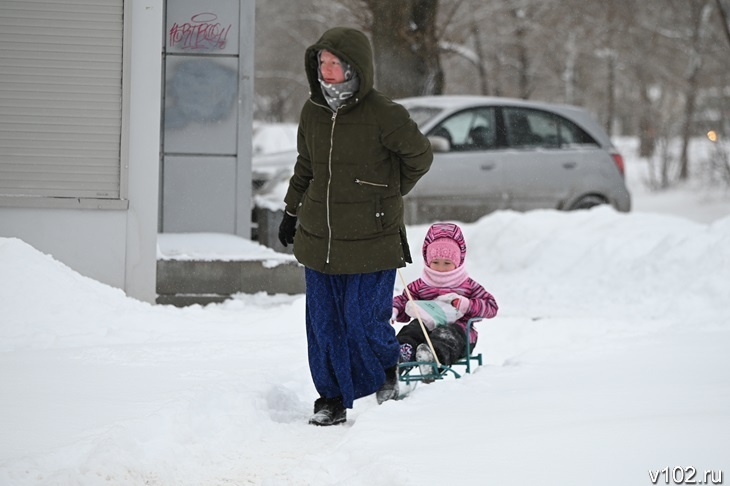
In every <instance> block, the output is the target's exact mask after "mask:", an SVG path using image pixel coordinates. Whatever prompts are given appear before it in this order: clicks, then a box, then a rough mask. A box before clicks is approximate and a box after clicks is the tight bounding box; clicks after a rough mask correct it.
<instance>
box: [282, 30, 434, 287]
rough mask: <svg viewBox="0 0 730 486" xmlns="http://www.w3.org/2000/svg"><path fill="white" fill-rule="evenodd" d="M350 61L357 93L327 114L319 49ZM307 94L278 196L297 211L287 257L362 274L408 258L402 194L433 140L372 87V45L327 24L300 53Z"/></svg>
mask: <svg viewBox="0 0 730 486" xmlns="http://www.w3.org/2000/svg"><path fill="white" fill-rule="evenodd" d="M323 49H324V50H327V51H329V52H331V53H332V54H334V55H336V56H337V57H338V58H340V59H342V60H344V61H345V62H347V63H348V64H350V65H351V66H352V68H353V69H354V70H355V71H356V72H357V74H358V77H359V79H360V87H359V90H358V91H357V92H356V93H355V95H354V96H353V97H352V98H350V99H349V100H348V101H347V102H346V103H345V104H344V105H342V106H341V107H340V108H338V109H337V111H335V112H333V110H332V109H331V108H330V107H329V106H328V105H327V102H326V101H325V98H324V95H323V94H322V89H321V87H320V84H319V80H318V76H317V73H318V69H319V61H318V56H317V54H318V53H319V51H321V50H323ZM305 68H306V73H307V79H308V80H309V85H310V91H311V95H310V99H309V100H307V102H306V103H305V104H304V107H303V108H302V112H301V117H300V121H299V130H298V140H297V150H298V152H299V155H298V157H297V162H296V165H295V166H294V175H293V176H292V178H291V180H290V181H289V189H288V191H287V193H286V196H285V198H284V201H285V203H286V210H287V211H288V212H289V213H291V214H296V216H297V217H298V222H299V227H298V229H297V232H296V235H295V237H294V255H295V256H296V258H297V260H299V262H300V263H302V264H303V265H304V266H306V267H308V268H311V269H314V270H317V271H319V272H322V273H327V274H355V273H369V272H376V271H380V270H386V269H394V268H398V267H403V266H405V264H406V262H408V263H410V262H411V256H410V251H409V248H408V242H407V240H406V233H405V226H404V223H403V195H405V194H407V193H408V192H409V191H410V190H411V189H413V186H415V184H416V182H417V181H418V180H419V179H420V178H421V177H422V176H423V175H424V174H425V173H426V172H427V171H428V169H429V168H430V166H431V162H432V160H433V154H432V152H431V144H430V143H429V141H428V139H427V138H426V137H425V136H424V135H423V134H422V133H421V132H420V131H419V130H418V127H417V126H416V124H415V122H414V121H413V120H411V118H410V116H409V114H408V111H406V109H405V108H404V107H403V106H401V105H399V104H397V103H395V102H393V101H391V100H390V99H388V98H387V97H386V96H384V95H383V94H382V93H380V92H378V91H377V90H376V89H374V88H373V79H374V69H373V55H372V51H371V48H370V42H369V41H368V39H367V37H365V35H364V34H363V33H362V32H360V31H358V30H355V29H350V28H342V27H338V28H334V29H330V30H328V31H327V32H325V33H324V34H323V35H322V37H321V38H320V39H319V40H318V41H317V42H316V43H315V44H314V45H312V46H311V47H309V48H308V49H307V50H306V53H305Z"/></svg>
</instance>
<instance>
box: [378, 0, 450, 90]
mask: <svg viewBox="0 0 730 486" xmlns="http://www.w3.org/2000/svg"><path fill="white" fill-rule="evenodd" d="M365 4H366V5H367V7H368V8H369V9H370V11H371V13H372V26H371V32H372V42H373V51H374V55H375V71H376V78H377V86H378V88H379V89H381V90H383V92H385V93H386V94H388V95H389V96H391V97H393V98H401V97H406V96H419V95H427V94H441V93H442V92H443V88H444V74H443V70H442V68H441V61H440V58H439V50H438V39H437V37H436V15H437V13H438V0H399V1H392V0H365Z"/></svg>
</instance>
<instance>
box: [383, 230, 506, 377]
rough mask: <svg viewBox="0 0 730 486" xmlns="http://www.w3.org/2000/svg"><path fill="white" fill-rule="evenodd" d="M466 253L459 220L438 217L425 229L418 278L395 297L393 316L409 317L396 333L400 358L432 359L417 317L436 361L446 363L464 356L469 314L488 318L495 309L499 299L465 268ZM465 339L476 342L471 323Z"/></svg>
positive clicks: (398, 318)
mask: <svg viewBox="0 0 730 486" xmlns="http://www.w3.org/2000/svg"><path fill="white" fill-rule="evenodd" d="M465 257H466V242H465V241H464V236H463V235H462V233H461V228H459V226H457V225H455V224H452V223H436V224H433V225H432V226H431V227H430V228H429V229H428V232H427V233H426V238H425V239H424V242H423V259H424V262H425V264H426V266H425V267H424V268H423V274H422V275H421V278H419V279H417V280H415V281H413V282H411V283H409V284H408V288H407V290H404V291H403V293H402V294H401V295H399V296H397V297H395V298H393V316H392V320H393V321H398V322H407V321H408V320H409V319H412V320H411V322H410V323H409V324H407V325H405V326H403V328H401V330H400V331H399V332H398V335H397V337H398V342H399V343H400V362H402V363H403V362H408V361H421V362H433V361H434V356H433V353H432V351H431V347H430V346H429V345H428V342H427V340H426V337H425V336H424V334H423V329H422V328H421V324H420V323H419V322H418V317H420V318H421V320H422V321H423V324H424V325H425V326H426V328H427V329H428V334H429V338H430V340H431V344H432V345H433V348H434V350H435V351H436V356H437V357H438V361H439V362H440V363H441V364H442V365H444V366H450V365H451V364H453V363H454V362H455V361H458V360H459V359H461V358H464V357H465V356H466V325H467V322H468V321H469V319H471V318H474V317H484V318H487V319H489V318H492V317H494V316H495V315H497V309H498V307H497V302H496V301H495V300H494V297H493V296H492V294H490V293H489V292H487V291H486V290H485V289H484V287H482V286H481V285H480V284H479V283H477V282H476V281H474V280H472V279H471V278H470V277H469V275H468V274H467V272H466V268H465V267H464V259H465ZM409 293H410V297H411V299H412V300H411V299H409ZM424 301H429V302H424ZM416 306H418V310H416ZM469 343H470V345H471V349H474V346H475V345H476V343H477V330H476V328H475V327H474V326H472V327H471V334H470V336H469ZM421 373H422V374H429V373H431V367H430V365H424V366H422V367H421Z"/></svg>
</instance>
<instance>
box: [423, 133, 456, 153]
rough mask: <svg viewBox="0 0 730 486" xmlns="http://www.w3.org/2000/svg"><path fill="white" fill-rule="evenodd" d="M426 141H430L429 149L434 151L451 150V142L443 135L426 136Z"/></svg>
mask: <svg viewBox="0 0 730 486" xmlns="http://www.w3.org/2000/svg"><path fill="white" fill-rule="evenodd" d="M428 141H429V142H431V150H433V151H434V152H449V151H450V150H451V144H450V143H449V141H448V140H447V139H445V138H444V137H439V136H431V137H428Z"/></svg>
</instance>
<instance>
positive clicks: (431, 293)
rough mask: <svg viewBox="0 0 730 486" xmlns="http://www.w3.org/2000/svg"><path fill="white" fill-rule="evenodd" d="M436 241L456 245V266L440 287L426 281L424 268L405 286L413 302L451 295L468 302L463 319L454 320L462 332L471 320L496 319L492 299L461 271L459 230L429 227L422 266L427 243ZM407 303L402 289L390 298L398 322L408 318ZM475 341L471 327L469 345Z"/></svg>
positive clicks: (463, 253)
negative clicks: (421, 273) (421, 274)
mask: <svg viewBox="0 0 730 486" xmlns="http://www.w3.org/2000/svg"><path fill="white" fill-rule="evenodd" d="M438 238H451V239H453V240H454V241H456V242H457V243H458V244H459V247H460V248H461V262H460V266H459V267H458V268H457V269H456V270H454V271H453V272H454V278H445V279H443V280H444V283H443V284H442V285H436V284H435V283H434V282H433V280H432V279H430V278H429V275H428V271H427V269H424V276H423V277H421V278H419V279H417V280H414V281H413V282H411V283H409V284H408V291H410V293H411V297H412V298H413V300H434V299H435V298H436V297H438V296H439V295H444V294H448V293H451V292H453V293H456V294H459V295H460V296H462V297H465V298H467V299H469V307H468V309H467V310H466V312H465V313H464V316H463V317H461V318H460V319H459V320H458V321H456V324H458V325H460V326H461V327H462V328H463V329H465V330H466V324H467V322H468V321H469V319H471V318H473V317H484V318H487V319H491V318H492V317H494V316H496V315H497V310H498V309H499V307H498V306H497V302H496V301H495V299H494V296H493V295H492V294H490V293H489V292H487V291H486V290H485V289H484V287H482V286H481V285H480V284H479V283H477V282H476V281H475V280H472V279H471V278H470V277H469V276H468V275H467V274H466V271H465V270H464V268H463V265H464V259H465V258H466V243H465V241H464V236H463V235H462V233H461V229H460V228H459V227H458V226H457V225H455V224H452V223H437V224H434V225H432V226H431V228H429V230H428V233H427V234H426V238H425V239H424V242H423V255H424V263H425V260H426V248H427V247H428V245H429V243H431V242H432V241H434V240H436V239H438ZM448 273H452V272H448ZM444 277H446V275H444ZM429 282H430V283H429ZM407 302H408V293H407V292H406V291H405V290H404V291H403V293H402V294H401V295H399V296H397V297H395V298H393V308H394V309H397V310H398V314H397V317H396V320H397V321H398V322H407V321H409V320H410V319H411V317H410V316H408V314H406V313H405V307H406V303H407ZM476 341H477V330H476V328H475V327H474V326H472V331H471V335H470V336H469V342H470V343H471V344H474V343H476Z"/></svg>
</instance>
